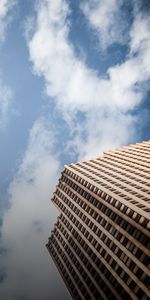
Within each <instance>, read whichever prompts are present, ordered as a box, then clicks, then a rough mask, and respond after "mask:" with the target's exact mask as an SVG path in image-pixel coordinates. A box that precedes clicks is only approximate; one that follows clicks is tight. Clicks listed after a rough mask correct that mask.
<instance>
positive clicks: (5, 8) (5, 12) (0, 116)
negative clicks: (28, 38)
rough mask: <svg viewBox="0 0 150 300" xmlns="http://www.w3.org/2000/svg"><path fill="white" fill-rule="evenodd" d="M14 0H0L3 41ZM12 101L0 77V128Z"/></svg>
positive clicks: (1, 36) (10, 94) (6, 117)
mask: <svg viewBox="0 0 150 300" xmlns="http://www.w3.org/2000/svg"><path fill="white" fill-rule="evenodd" d="M15 3H16V0H0V42H2V41H4V39H5V34H6V28H7V25H8V23H9V22H10V19H11V17H12V14H10V12H12V8H13V7H14V5H15ZM11 102H12V91H11V89H10V87H8V86H7V85H6V84H4V83H3V82H2V80H1V79H0V129H1V128H3V127H4V126H5V125H6V122H7V119H8V114H9V111H10V107H11Z"/></svg>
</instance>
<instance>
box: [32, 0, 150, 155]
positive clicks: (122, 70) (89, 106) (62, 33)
mask: <svg viewBox="0 0 150 300" xmlns="http://www.w3.org/2000/svg"><path fill="white" fill-rule="evenodd" d="M102 3H103V2H102V1H95V2H94V3H93V7H95V5H100V11H101V9H102V8H101V6H105V9H104V11H105V22H106V23H107V19H108V24H106V25H107V26H106V29H107V34H109V36H110V32H109V26H113V24H115V22H116V15H115V11H116V10H117V12H118V9H120V7H121V4H122V1H119V3H120V5H119V6H117V3H118V2H116V1H106V2H105V5H104V4H102ZM87 5H92V4H91V2H90V1H89V2H88V4H87ZM118 7H119V8H118ZM93 9H94V8H92V10H93ZM110 10H113V13H111V18H109V13H108V11H110ZM69 14H70V8H69V6H68V3H67V2H65V1H60V0H59V1H55V2H54V1H51V0H47V1H44V2H40V4H39V6H38V7H37V17H36V20H35V25H34V26H35V30H34V33H33V34H32V37H31V38H30V40H29V42H28V47H29V53H30V60H31V62H32V63H33V68H34V72H35V74H37V75H40V76H43V77H44V78H45V84H46V90H47V94H48V95H49V96H50V97H53V98H54V99H55V104H56V106H57V107H59V109H61V111H62V114H63V115H64V118H66V119H67V120H71V122H70V124H72V122H73V121H74V123H79V122H78V121H79V120H78V119H77V118H76V113H77V112H78V111H80V112H81V113H83V114H84V120H85V122H84V126H83V124H81V126H80V124H79V125H78V127H77V128H76V129H77V132H78V135H77V136H76V142H77V140H78V143H77V144H79V145H80V146H79V147H78V153H79V156H80V157H87V155H91V154H92V155H94V154H98V153H99V152H100V151H101V150H104V148H106V147H108V146H109V147H113V146H117V145H120V144H126V143H128V142H129V141H131V140H132V130H134V128H135V127H134V125H135V121H136V120H135V119H136V118H135V117H132V114H131V111H132V110H134V109H135V108H136V107H137V106H138V105H139V104H140V103H141V101H142V100H143V99H144V96H145V85H144V89H143V84H145V82H146V81H147V80H148V79H149V70H147V69H148V67H147V58H146V55H148V43H149V37H148V36H147V34H145V35H146V37H145V42H144V49H143V48H142V47H141V43H139V44H137V42H136V47H137V48H136V51H135V50H134V47H135V41H136V40H139V38H138V35H139V32H140V29H136V30H135V27H136V22H137V20H138V18H139V13H137V14H136V16H135V18H134V23H133V26H132V27H131V29H130V31H129V52H128V56H127V58H126V59H125V60H124V62H123V63H121V64H117V65H116V66H114V67H111V68H109V69H108V70H107V73H106V76H105V78H103V77H101V76H99V75H98V74H97V72H96V71H94V70H92V69H90V68H89V67H88V66H87V65H86V64H85V63H84V62H83V61H82V60H81V59H79V58H77V57H76V55H75V52H74V48H73V45H72V44H71V43H70V41H69V38H68V35H69V30H70V25H69ZM100 16H101V14H100ZM97 17H98V16H96V17H95V18H97ZM93 18H94V16H93ZM144 18H145V16H143V17H140V23H139V26H140V28H141V26H143V25H142V24H143V22H146V23H147V22H148V21H147V19H145V20H144ZM109 21H110V24H109ZM89 22H90V18H89ZM93 26H94V28H95V29H96V30H97V27H95V25H93ZM104 28H105V26H104ZM143 30H144V32H145V30H147V27H146V28H145V27H144V26H143ZM133 32H134V33H133ZM145 35H144V36H145ZM142 36H143V33H142ZM68 115H69V117H70V118H69V117H68ZM117 124H119V130H118V129H117V128H118V126H117ZM80 127H81V128H80ZM83 128H84V130H85V132H84V133H85V134H83ZM129 128H130V129H131V130H129ZM93 131H94V132H93ZM110 133H111V134H110ZM82 136H86V138H84V139H82ZM110 136H111V137H110ZM94 138H95V142H94V141H93V139H94ZM79 141H80V142H79ZM81 141H82V142H81ZM98 141H99V142H98ZM104 141H107V143H103V142H104ZM108 141H109V142H108ZM90 145H91V146H90ZM94 145H97V147H96V148H95V147H94ZM102 145H103V146H102ZM93 147H94V148H93ZM83 149H84V151H83ZM86 149H87V150H88V153H87V150H86ZM93 149H94V150H93ZM93 151H94V152H93ZM81 153H82V155H80V154H81Z"/></svg>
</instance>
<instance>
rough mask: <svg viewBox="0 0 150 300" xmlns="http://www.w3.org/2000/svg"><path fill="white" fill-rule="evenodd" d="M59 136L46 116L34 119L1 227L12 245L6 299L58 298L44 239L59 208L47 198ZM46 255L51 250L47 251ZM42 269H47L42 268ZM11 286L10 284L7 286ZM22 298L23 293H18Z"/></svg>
mask: <svg viewBox="0 0 150 300" xmlns="http://www.w3.org/2000/svg"><path fill="white" fill-rule="evenodd" d="M54 143H55V141H54V136H53V134H52V132H51V130H50V128H49V127H48V125H47V123H46V122H45V120H44V119H39V120H38V121H36V122H35V124H34V126H33V128H32V129H31V132H30V138H29V143H28V147H27V150H26V153H25V155H24V158H23V161H22V163H21V165H20V167H19V169H18V172H17V174H16V175H15V178H14V180H13V182H12V183H11V185H10V188H9V198H10V209H9V210H8V211H7V212H6V214H5V216H4V221H3V227H2V244H3V247H5V248H6V249H7V255H5V256H4V257H3V260H2V267H3V270H4V271H5V273H6V274H7V277H6V278H5V280H3V283H2V284H1V289H0V295H1V296H2V299H4V298H5V299H8V300H9V299H12V296H13V295H14V296H15V299H20V298H19V297H21V296H22V295H23V296H24V297H27V299H38V300H41V299H42V298H43V291H45V295H44V299H50V298H51V296H52V299H54V298H53V290H52V289H50V288H49V282H50V281H51V282H54V288H56V287H55V280H56V275H57V274H56V275H54V274H53V273H54V271H53V265H50V260H49V255H48V254H47V253H45V252H46V251H47V250H46V248H45V247H44V244H45V243H46V241H47V235H48V232H50V227H52V224H53V223H54V221H55V220H56V217H57V211H56V209H55V208H54V207H53V206H51V205H50V203H49V201H48V198H49V197H51V196H52V195H51V192H52V189H53V187H54V186H55V184H56V180H57V176H58V173H59V168H60V166H59V162H58V159H57V157H56V156H55V154H54V149H53V147H54ZM46 254H47V255H46ZM41 268H42V269H41ZM8 287H9V288H8ZM17 297H18V298H17Z"/></svg>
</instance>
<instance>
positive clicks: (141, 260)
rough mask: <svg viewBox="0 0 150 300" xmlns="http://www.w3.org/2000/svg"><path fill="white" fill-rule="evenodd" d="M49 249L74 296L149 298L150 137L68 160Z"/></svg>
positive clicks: (56, 197)
mask: <svg viewBox="0 0 150 300" xmlns="http://www.w3.org/2000/svg"><path fill="white" fill-rule="evenodd" d="M52 201H53V203H54V204H55V206H56V207H57V208H58V209H59V211H60V215H59V217H58V219H57V223H56V224H55V225H54V230H53V231H52V233H51V236H50V238H49V241H48V243H47V245H46V246H47V248H48V250H49V253H50V254H51V256H52V258H53V260H54V262H55V264H56V266H57V268H58V270H59V272H60V274H61V276H62V278H63V280H64V281H65V283H66V286H67V288H68V290H69V291H70V294H71V296H72V298H73V299H93V300H98V299H140V300H145V299H149V296H150V293H149V284H150V281H149V278H150V277H149V275H150V271H149V262H150V260H149V254H150V250H149V248H150V239H149V236H150V231H149V229H150V215H149V212H150V141H147V142H143V143H139V144H135V145H130V146H128V147H122V148H120V149H117V150H113V151H108V152H105V153H104V154H103V156H101V157H98V158H97V159H93V160H89V161H84V162H81V163H77V164H71V165H68V166H67V165H66V166H65V167H64V171H63V172H62V174H61V178H60V179H59V183H58V186H57V187H56V191H55V193H54V196H53V199H52Z"/></svg>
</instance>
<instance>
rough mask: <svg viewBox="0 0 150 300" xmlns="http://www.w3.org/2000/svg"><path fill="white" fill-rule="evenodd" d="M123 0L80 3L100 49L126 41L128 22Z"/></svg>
mask: <svg viewBox="0 0 150 300" xmlns="http://www.w3.org/2000/svg"><path fill="white" fill-rule="evenodd" d="M123 4H124V1H123V0H105V1H102V0H94V1H93V0H87V1H83V2H81V6H80V7H81V10H82V12H83V13H84V15H85V17H86V19H87V23H88V25H89V27H90V28H92V29H94V30H96V33H97V36H98V39H99V45H100V48H101V49H103V50H105V49H106V48H107V47H109V46H110V45H111V44H113V43H115V42H117V43H121V44H126V42H127V39H128V30H127V29H128V27H129V20H128V22H127V21H126V17H127V15H126V13H125V9H123Z"/></svg>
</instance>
